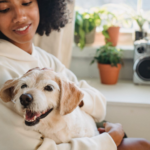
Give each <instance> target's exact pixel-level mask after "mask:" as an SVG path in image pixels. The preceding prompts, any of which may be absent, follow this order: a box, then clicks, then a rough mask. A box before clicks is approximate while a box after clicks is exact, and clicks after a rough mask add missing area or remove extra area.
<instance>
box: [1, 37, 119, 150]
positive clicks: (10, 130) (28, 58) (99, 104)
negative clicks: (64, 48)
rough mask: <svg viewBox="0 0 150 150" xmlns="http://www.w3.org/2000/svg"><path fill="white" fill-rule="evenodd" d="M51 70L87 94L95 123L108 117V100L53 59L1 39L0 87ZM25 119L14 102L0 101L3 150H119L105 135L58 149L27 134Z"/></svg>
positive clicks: (86, 108) (37, 135) (35, 49)
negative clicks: (32, 72)
mask: <svg viewBox="0 0 150 150" xmlns="http://www.w3.org/2000/svg"><path fill="white" fill-rule="evenodd" d="M35 67H40V68H44V67H50V68H53V70H54V71H56V72H61V73H62V74H64V75H65V76H67V77H68V78H69V79H70V80H71V81H73V82H75V83H76V84H77V85H78V86H79V87H80V88H81V90H82V91H83V92H84V95H85V96H84V99H83V100H84V104H85V105H84V107H83V108H82V109H83V110H84V111H85V112H86V113H88V114H89V115H91V116H92V117H93V118H94V119H95V120H96V121H101V120H103V119H104V117H105V112H106V100H105V98H104V97H103V96H102V94H101V93H100V92H99V91H97V90H96V89H94V88H92V87H90V86H89V85H88V84H87V83H86V82H85V81H80V82H79V81H78V80H77V78H76V76H75V75H74V74H73V73H72V72H71V71H69V70H68V69H66V68H65V66H64V65H63V64H62V63H61V62H60V61H59V60H58V59H57V58H55V57H54V56H53V55H51V54H48V53H47V52H45V51H43V50H42V49H40V48H38V47H35V46H34V45H33V48H32V54H31V55H30V54H28V53H26V52H25V51H23V50H22V49H20V48H18V47H16V46H15V45H13V44H12V43H10V42H8V41H5V40H2V39H0V87H1V86H2V84H3V83H4V82H5V81H7V80H9V79H12V78H16V77H19V76H22V75H23V74H24V73H25V72H27V71H28V70H29V69H31V68H35ZM23 126H24V121H23V117H22V116H20V115H19V114H18V113H17V112H16V111H15V109H14V107H13V104H12V103H11V102H8V103H4V102H2V100H0V150H35V149H37V150H59V149H60V150H116V149H117V148H116V145H115V143H114V142H113V140H112V138H111V137H110V136H109V134H107V133H104V134H101V135H98V136H95V137H92V138H87V137H85V138H76V139H72V140H71V141H70V143H63V144H59V145H56V144H55V142H54V141H52V140H51V139H48V138H45V139H41V134H40V133H38V132H34V131H28V130H26V129H25V128H24V127H23Z"/></svg>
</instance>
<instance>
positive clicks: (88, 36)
mask: <svg viewBox="0 0 150 150" xmlns="http://www.w3.org/2000/svg"><path fill="white" fill-rule="evenodd" d="M100 24H101V18H100V16H99V14H98V13H97V12H96V11H93V9H91V10H89V11H86V10H83V9H81V8H76V15H75V31H74V35H75V38H74V39H75V43H76V44H77V45H78V47H80V48H81V49H83V48H84V46H85V44H92V43H93V42H94V38H95V31H96V27H97V26H99V25H100Z"/></svg>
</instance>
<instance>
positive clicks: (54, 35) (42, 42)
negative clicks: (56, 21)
mask: <svg viewBox="0 0 150 150" xmlns="http://www.w3.org/2000/svg"><path fill="white" fill-rule="evenodd" d="M74 5H75V2H74V0H68V9H69V12H70V18H71V19H70V22H69V23H68V24H67V25H66V26H65V27H64V28H62V29H61V30H60V31H59V32H58V31H52V32H51V33H50V35H49V36H45V35H44V36H39V35H35V38H34V44H35V45H36V46H38V47H40V48H42V49H43V50H45V51H47V52H48V53H51V54H53V55H54V56H56V57H57V58H58V59H59V60H60V61H61V62H62V63H63V64H64V65H65V66H66V67H67V68H69V64H70V60H71V53H72V45H73V37H74Z"/></svg>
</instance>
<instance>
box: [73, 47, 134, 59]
mask: <svg viewBox="0 0 150 150" xmlns="http://www.w3.org/2000/svg"><path fill="white" fill-rule="evenodd" d="M98 48H99V46H96V45H86V46H85V48H84V49H83V50H81V49H80V48H79V47H77V46H76V45H74V46H73V51H72V56H73V57H80V58H81V57H84V58H92V57H94V56H95V53H96V50H97V49H98ZM117 48H120V49H122V51H123V58H124V59H133V57H134V46H133V45H125V46H123V45H120V46H119V45H118V46H117Z"/></svg>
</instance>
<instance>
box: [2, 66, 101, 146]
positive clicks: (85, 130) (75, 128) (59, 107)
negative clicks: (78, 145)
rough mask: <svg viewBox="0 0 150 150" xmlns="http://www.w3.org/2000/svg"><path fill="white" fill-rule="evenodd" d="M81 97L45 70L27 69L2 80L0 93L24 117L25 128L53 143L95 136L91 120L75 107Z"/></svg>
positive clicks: (68, 84)
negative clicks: (25, 71) (27, 70)
mask: <svg viewBox="0 0 150 150" xmlns="http://www.w3.org/2000/svg"><path fill="white" fill-rule="evenodd" d="M83 96H84V94H83V93H82V92H81V90H80V89H79V88H78V87H77V86H76V85H75V84H74V83H71V82H70V81H68V80H67V79H65V78H64V77H62V75H61V74H58V73H56V72H54V71H52V70H49V69H44V70H40V69H34V70H31V71H29V72H27V73H26V74H25V75H23V76H22V77H20V78H18V79H13V80H8V81H6V82H5V84H4V85H3V87H2V88H1V90H0V98H1V99H2V100H3V101H4V102H10V101H12V102H13V103H14V106H15V108H16V109H17V111H18V113H19V114H21V115H22V116H24V122H25V126H26V127H28V128H29V129H31V130H36V131H39V132H40V133H41V134H42V135H43V136H44V137H48V138H51V139H53V140H54V141H55V142H56V143H62V142H69V141H70V140H71V138H77V137H92V136H95V135H97V134H99V133H98V130H97V128H96V125H95V122H94V119H93V118H92V117H91V116H89V115H88V114H86V113H85V112H83V111H82V110H81V109H80V107H79V106H82V105H84V104H83V101H82V98H83Z"/></svg>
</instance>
